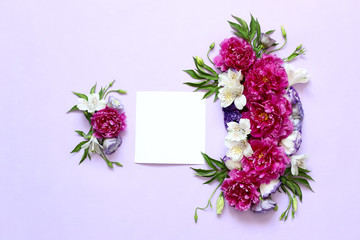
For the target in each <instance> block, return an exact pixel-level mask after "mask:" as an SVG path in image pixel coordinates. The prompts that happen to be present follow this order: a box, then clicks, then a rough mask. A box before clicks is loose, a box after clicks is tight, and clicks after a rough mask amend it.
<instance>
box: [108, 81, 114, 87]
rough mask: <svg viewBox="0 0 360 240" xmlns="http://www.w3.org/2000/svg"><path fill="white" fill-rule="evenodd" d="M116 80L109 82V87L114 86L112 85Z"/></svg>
mask: <svg viewBox="0 0 360 240" xmlns="http://www.w3.org/2000/svg"><path fill="white" fill-rule="evenodd" d="M114 82H115V80H114V81H112V82H111V83H110V84H109V88H110V87H112V85H113V84H114Z"/></svg>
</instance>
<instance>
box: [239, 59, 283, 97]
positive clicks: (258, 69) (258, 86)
mask: <svg viewBox="0 0 360 240" xmlns="http://www.w3.org/2000/svg"><path fill="white" fill-rule="evenodd" d="M282 64H283V61H282V60H281V59H280V58H278V57H276V56H273V55H265V54H264V55H262V57H261V58H260V59H257V60H256V61H255V63H254V65H253V66H252V68H251V69H250V70H249V72H248V73H247V75H246V79H245V82H244V88H245V92H244V94H245V96H246V98H247V99H249V98H251V96H257V95H261V94H273V93H275V94H278V95H284V94H285V88H286V87H287V86H288V85H289V82H288V78H287V74H286V71H285V69H284V68H283V67H281V65H282Z"/></svg>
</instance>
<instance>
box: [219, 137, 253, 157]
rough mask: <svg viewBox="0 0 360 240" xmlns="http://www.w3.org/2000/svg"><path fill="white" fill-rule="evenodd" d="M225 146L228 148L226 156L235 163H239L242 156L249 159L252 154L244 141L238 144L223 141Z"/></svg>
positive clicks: (248, 145)
mask: <svg viewBox="0 0 360 240" xmlns="http://www.w3.org/2000/svg"><path fill="white" fill-rule="evenodd" d="M225 146H226V147H228V148H229V150H228V151H227V152H226V156H227V157H229V158H230V159H231V160H232V161H235V162H238V161H240V160H241V159H242V158H243V157H244V156H246V157H250V156H251V155H252V154H253V150H252V149H251V146H250V144H249V143H248V142H247V141H246V140H241V141H238V142H233V141H228V140H225Z"/></svg>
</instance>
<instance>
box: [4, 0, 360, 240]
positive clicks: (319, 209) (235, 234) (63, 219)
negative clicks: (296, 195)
mask: <svg viewBox="0 0 360 240" xmlns="http://www.w3.org/2000/svg"><path fill="white" fill-rule="evenodd" d="M359 10H360V4H359V2H358V1H357V0H353V1H325V0H318V1H317V0H306V1H297V2H290V1H288V0H283V1H239V0H236V1H235V0H234V1H209V0H207V1H193V0H191V1H190V0H181V1H179V0H177V1H165V0H163V1H155V0H153V1H145V0H142V1H115V0H112V1H111V0H102V1H100V0H99V1H94V0H82V1H80V0H77V1H74V0H71V1H70V0H62V1H45V0H44V1H41V0H33V1H19V0H2V1H1V2H0V34H1V37H0V79H1V90H2V91H1V94H0V107H1V118H0V126H1V128H0V132H1V140H0V141H1V144H0V159H1V161H0V193H1V197H0V210H1V211H0V239H4V240H15V239H59V240H60V239H61V240H63V239H70V240H72V239H74V240H77V239H87V240H90V239H220V238H221V239H227V238H234V239H235V238H236V239H263V238H264V237H269V238H270V239H290V238H292V239H328V238H331V239H338V238H341V239H356V238H357V235H358V234H359V232H360V231H359V228H358V215H359V205H358V201H359V197H360V194H359V189H358V184H359V177H358V176H359V175H358V169H359V167H360V164H359V160H360V159H359V153H358V149H359V140H358V135H359V134H360V131H359V130H360V129H359V117H360V114H359V112H360V109H359V107H358V104H357V103H358V96H359V92H358V87H359V83H358V80H359V71H358V68H359V66H358V65H359V60H358V55H359V40H360V35H359V28H358V23H357V22H359V20H360V18H359V13H358V11H359ZM250 12H251V13H252V14H253V15H254V16H255V17H258V18H259V21H260V23H261V26H262V28H263V29H264V30H270V29H273V28H276V29H277V32H276V33H275V34H274V37H275V38H276V39H277V40H278V41H280V42H281V41H282V38H281V35H280V31H279V30H280V25H284V26H285V28H286V30H287V33H288V38H289V41H288V45H287V47H286V48H285V49H284V51H281V53H280V56H281V57H285V56H287V55H288V54H290V52H292V50H293V49H294V48H295V47H296V46H297V45H298V44H299V43H303V44H304V46H305V47H306V49H307V54H306V56H305V57H304V58H299V59H298V60H296V61H295V62H294V65H295V66H296V67H298V68H299V67H303V68H306V69H307V70H308V72H309V73H310V75H311V82H310V83H309V84H307V85H304V86H296V89H297V90H298V91H299V93H300V97H301V99H302V102H303V105H304V109H305V122H304V131H303V132H304V135H303V137H304V138H303V145H302V147H301V150H300V153H306V154H308V155H310V156H311V159H310V160H309V161H308V167H309V169H311V170H312V171H313V172H312V176H313V177H314V178H315V180H316V182H315V183H313V188H314V190H315V193H314V194H313V193H311V192H310V191H308V190H304V202H303V203H302V204H299V212H298V213H297V217H296V219H295V220H294V221H292V220H290V221H287V222H286V223H283V222H279V221H278V217H279V216H280V214H281V212H282V211H283V210H284V209H285V208H286V206H287V197H286V196H285V195H281V194H278V195H276V196H275V199H276V200H277V201H278V202H279V211H278V212H270V213H268V214H264V215H256V214H253V213H251V212H245V213H241V212H237V211H235V210H234V209H232V208H230V207H228V206H226V207H225V209H224V212H223V215H221V216H217V215H216V211H215V210H207V211H204V212H199V222H198V224H195V223H194V221H193V215H194V208H195V207H196V206H199V205H201V206H203V205H205V203H206V201H207V199H208V197H209V195H210V193H211V192H212V190H213V189H214V187H215V186H214V185H212V186H207V185H206V186H205V185H202V182H203V179H200V178H198V177H195V176H193V174H192V171H191V170H190V169H189V166H188V165H184V166H182V165H180V166H179V165H177V166H164V165H160V166H158V165H137V164H135V163H134V147H135V146H134V145H135V135H134V133H135V126H134V123H135V117H136V116H135V107H136V104H135V96H136V94H135V93H136V91H151V90H156V91H192V89H191V88H189V87H187V86H185V85H182V83H183V82H185V81H189V80H190V78H189V77H188V76H187V75H186V74H185V73H183V72H182V71H181V70H182V69H189V68H192V67H193V63H192V59H191V57H192V56H194V55H199V56H203V57H205V56H206V55H205V54H206V51H207V49H208V46H209V45H210V44H211V43H212V42H213V41H214V42H216V46H218V44H219V43H220V42H221V41H222V40H223V39H224V38H228V37H230V36H232V35H231V29H230V27H229V25H228V23H227V22H226V21H227V20H231V14H234V15H236V16H239V17H242V18H244V19H246V20H249V18H250V16H249V13H250ZM218 49H219V48H218V47H216V51H215V52H217V51H218ZM212 56H215V53H214V54H213V55H212ZM113 79H116V80H117V81H116V83H115V87H118V88H122V89H126V90H128V92H129V94H128V95H126V96H123V97H122V100H123V103H124V104H125V107H126V113H127V116H128V125H129V127H128V130H127V133H126V135H125V137H124V142H123V145H122V147H121V149H119V150H118V151H117V152H116V154H115V155H113V156H112V157H113V158H112V159H116V160H118V161H120V162H121V163H122V164H123V165H124V168H115V169H113V170H111V169H109V168H108V167H107V166H106V164H105V162H104V161H103V160H102V159H100V158H94V159H93V161H92V162H89V161H88V160H87V161H85V162H84V163H83V164H82V165H81V166H78V164H77V163H78V161H79V159H80V157H81V154H76V155H70V154H69V152H70V151H71V150H72V148H73V147H74V146H75V145H76V144H77V143H78V142H79V141H80V139H81V138H80V137H78V136H77V135H76V133H74V130H87V129H88V125H87V123H86V120H85V119H84V118H83V116H82V115H81V114H78V113H71V114H65V113H66V111H67V110H68V109H69V108H70V107H72V106H73V105H74V104H76V97H75V96H74V95H72V94H71V91H72V90H74V91H79V92H87V91H88V90H89V89H90V87H91V86H92V85H93V84H94V83H95V82H97V83H98V84H99V85H100V86H104V85H106V84H107V83H109V82H110V81H112V80H113ZM151 117H156V116H151ZM189 117H191V116H189ZM222 117H223V116H222V112H221V109H220V106H219V102H216V103H215V104H213V103H212V100H209V101H208V102H207V123H206V129H207V131H206V139H207V141H206V149H207V151H206V152H207V153H208V154H209V155H210V156H212V157H214V158H218V157H222V156H223V155H224V153H225V150H226V149H225V147H224V145H223V142H224V137H225V134H226V132H225V129H224V127H223V123H222ZM161 130H162V129H159V131H161ZM159 144H161V142H160V143H159ZM179 149H181V146H179ZM174 154H176V153H174ZM169 157H171V156H169ZM200 167H201V166H200ZM214 203H215V200H214Z"/></svg>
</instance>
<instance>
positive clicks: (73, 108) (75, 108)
mask: <svg viewBox="0 0 360 240" xmlns="http://www.w3.org/2000/svg"><path fill="white" fill-rule="evenodd" d="M77 110H79V109H78V107H77V105H75V106H73V107H72V108H71V109H70V110H69V111H68V113H69V112H72V111H77Z"/></svg>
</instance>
